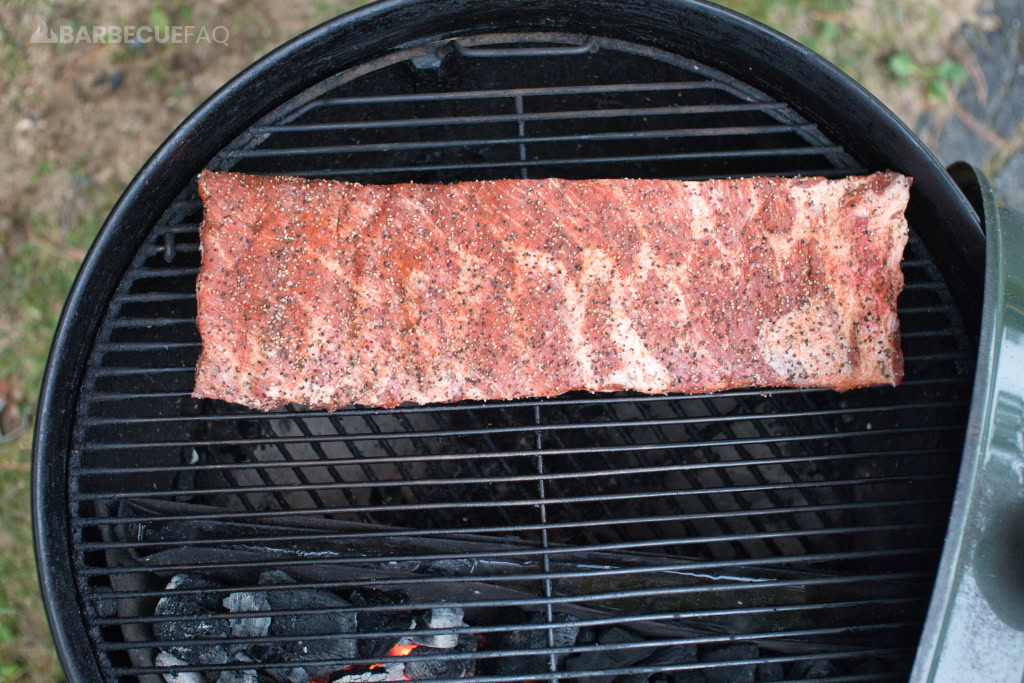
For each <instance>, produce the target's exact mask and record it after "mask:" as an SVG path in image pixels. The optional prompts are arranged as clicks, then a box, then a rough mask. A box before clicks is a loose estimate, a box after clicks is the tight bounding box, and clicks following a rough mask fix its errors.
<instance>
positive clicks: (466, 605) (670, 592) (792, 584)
mask: <svg viewBox="0 0 1024 683" xmlns="http://www.w3.org/2000/svg"><path fill="white" fill-rule="evenodd" d="M774 559H779V558H774ZM220 566H223V565H220ZM118 569H124V567H118ZM160 569H161V570H168V571H169V569H168V568H166V567H160ZM150 571H152V568H150ZM927 578H929V573H928V572H926V571H900V572H888V573H876V574H860V575H857V576H852V577H851V576H842V575H839V576H823V577H813V576H807V577H800V578H797V579H780V580H778V581H744V582H738V583H729V584H721V585H717V584H716V585H709V584H703V585H696V586H673V587H671V588H637V589H631V590H620V591H603V592H595V593H585V594H581V595H555V596H552V597H550V598H548V597H546V596H544V597H522V598H501V599H494V600H457V601H453V600H427V601H421V602H417V601H412V602H407V603H403V604H401V605H391V604H387V605H375V606H374V607H373V608H372V609H367V608H366V607H321V608H319V609H317V612H319V613H321V614H359V613H366V612H368V611H372V612H375V613H379V612H409V611H413V612H418V611H426V610H428V609H435V608H437V607H462V608H463V609H476V608H483V607H543V606H544V605H546V604H548V603H549V602H550V603H551V604H554V605H575V604H577V603H585V602H603V601H607V600H624V599H636V598H664V597H669V596H674V595H683V594H697V593H707V592H716V593H718V592H720V593H744V592H747V591H752V590H762V589H764V588H766V587H770V588H802V587H805V586H835V585H842V584H858V583H880V582H882V583H884V582H889V581H900V582H911V583H914V582H915V581H916V580H918V579H927ZM289 585H291V584H285V585H282V586H277V587H275V586H261V588H260V590H264V591H266V590H268V589H269V590H275V589H277V590H287V589H288V586H289ZM305 613H308V610H301V609H279V610H273V609H271V610H260V611H251V612H246V613H245V615H246V617H252V618H256V617H281V616H293V615H301V614H305ZM204 618H206V619H211V620H225V619H228V620H230V619H238V614H233V613H224V614H222V613H217V614H207V615H196V616H194V617H190V616H188V615H173V614H172V615H163V616H156V615H153V616H147V615H140V616H134V617H100V618H97V619H96V623H97V624H98V625H100V626H122V625H125V624H154V623H157V622H161V621H163V622H168V621H189V620H191V619H196V620H199V619H204ZM545 626H546V625H545Z"/></svg>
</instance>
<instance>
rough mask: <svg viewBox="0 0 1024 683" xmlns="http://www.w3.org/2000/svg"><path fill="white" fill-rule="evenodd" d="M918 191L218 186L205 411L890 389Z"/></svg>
mask: <svg viewBox="0 0 1024 683" xmlns="http://www.w3.org/2000/svg"><path fill="white" fill-rule="evenodd" d="M909 187H910V179H909V178H907V177H904V176H902V175H899V174H898V173H892V172H886V173H875V174H874V175H870V176H865V177H850V178H844V179H841V180H826V179H824V178H796V179H794V178H745V179H739V180H711V181H702V182H683V181H672V180H559V179H548V180H498V181H479V182H466V183H458V184H455V185H420V184H412V183H403V184H398V185H358V184H354V183H342V182H334V181H327V180H303V179H299V178H286V177H278V178H270V177H257V176H247V175H243V174H239V173H214V172H210V171H204V172H203V173H202V175H201V176H200V179H199V190H200V194H201V195H202V200H203V203H204V205H205V217H204V220H203V224H202V228H201V240H202V252H203V259H202V267H201V269H200V273H199V279H198V284H197V288H198V306H199V315H198V326H199V332H200V334H201V336H202V342H203V350H202V355H201V356H200V358H199V365H198V367H197V369H196V386H195V393H194V396H196V397H198V398H217V399H222V400H224V401H231V402H233V403H240V404H243V405H246V406H250V407H253V408H260V409H263V410H268V409H272V408H276V407H280V406H283V405H285V404H288V403H300V404H304V405H307V406H315V407H321V408H326V409H328V410H335V409H338V408H341V407H343V406H347V405H351V404H361V405H364V406H383V407H393V406H396V405H398V404H400V403H403V402H405V401H412V402H415V403H440V402H446V401H459V400H462V399H473V400H495V399H513V398H518V397H526V396H532V397H543V396H555V395H558V394H562V393H564V392H567V391H572V390H586V391H593V392H600V391H618V390H632V391H639V392H644V393H663V392H685V393H698V392H709V391H720V390H723V389H729V388H737V387H828V388H832V389H836V390H839V391H844V390H847V389H852V388H854V387H862V386H867V385H871V384H879V383H888V384H897V383H899V381H900V379H901V378H902V376H903V356H902V353H901V351H900V334H899V321H898V320H897V317H896V297H897V296H898V295H899V293H900V291H901V290H902V288H903V273H902V272H901V271H900V259H901V258H902V254H903V248H904V246H905V245H906V241H907V222H906V220H905V219H904V216H903V212H904V209H905V207H906V205H907V199H908V194H909Z"/></svg>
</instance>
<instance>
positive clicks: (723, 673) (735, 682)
mask: <svg viewBox="0 0 1024 683" xmlns="http://www.w3.org/2000/svg"><path fill="white" fill-rule="evenodd" d="M759 654H760V652H759V650H758V649H757V646H756V645H750V644H749V643H745V644H742V645H728V646H726V647H722V648H718V649H717V650H711V651H709V652H706V653H704V656H703V657H701V658H700V660H701V661H702V662H729V661H732V660H737V659H757V658H758V656H759ZM756 669H757V665H755V664H737V665H736V666H716V667H714V668H709V669H705V670H704V672H703V673H704V679H705V680H706V681H707V682H708V683H754V674H755V671H756Z"/></svg>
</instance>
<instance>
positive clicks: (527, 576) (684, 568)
mask: <svg viewBox="0 0 1024 683" xmlns="http://www.w3.org/2000/svg"><path fill="white" fill-rule="evenodd" d="M910 526H914V525H910ZM944 526H945V525H944V524H920V525H917V527H918V528H932V529H939V528H943V527H944ZM862 531H866V532H873V531H878V530H877V529H870V528H869V529H865V530H862ZM825 533H828V532H825ZM751 536H752V537H753V536H756V537H759V538H766V537H767V535H765V534H756V535H751ZM782 537H789V536H788V534H786V533H784V534H783V536H782ZM720 540H722V541H731V540H733V539H732V538H730V537H728V536H725V537H722V538H721V539H720ZM705 542H707V543H711V542H714V540H712V541H704V540H703V539H671V542H669V543H663V542H661V541H647V542H644V543H637V544H629V543H622V544H608V545H609V546H612V547H611V548H609V549H611V550H636V549H639V548H651V547H656V546H661V545H688V544H692V543H705ZM619 546H623V547H619ZM604 549H605V548H604V547H603V546H600V547H598V546H595V547H590V546H584V547H581V548H568V549H565V548H556V549H555V550H551V549H549V548H536V549H531V550H527V549H517V550H512V551H488V552H485V553H477V554H474V555H473V558H474V559H482V558H487V559H497V558H505V557H516V558H518V557H535V556H537V555H540V556H541V557H542V559H543V558H544V557H547V555H548V554H555V553H557V554H563V553H568V552H569V551H570V550H571V551H573V552H600V551H602V550H604ZM940 550H941V547H940V546H939V545H935V546H930V547H920V548H900V549H898V550H896V549H889V548H887V549H883V550H858V551H851V552H846V553H818V554H805V555H789V556H785V557H772V558H762V559H756V560H751V559H749V558H743V559H739V560H714V561H710V562H679V563H674V564H656V565H653V564H652V565H648V566H644V567H622V568H616V569H586V570H573V571H551V569H550V566H549V567H547V568H545V569H544V570H543V571H542V572H526V573H522V574H475V573H474V574H471V575H469V576H415V577H401V576H399V577H395V578H380V577H377V576H371V577H366V578H354V579H347V580H345V581H335V582H332V584H331V585H332V586H334V587H337V588H359V587H361V586H366V585H368V584H371V583H372V584H373V585H374V586H423V585H430V584H446V583H506V582H507V583H515V582H520V581H522V582H535V581H543V582H544V584H545V586H546V587H547V586H549V585H550V582H551V581H552V580H554V579H579V578H582V579H591V578H594V577H599V576H603V577H608V576H633V575H637V574H665V573H678V572H696V571H710V570H715V569H730V568H741V569H751V568H755V569H756V568H762V567H771V566H774V565H778V564H783V565H789V564H790V563H792V564H805V563H806V564H818V563H824V562H838V561H855V560H867V559H876V558H883V557H895V556H905V555H930V554H933V553H937V552H939V551H940ZM465 557H466V555H465V554H461V555H459V554H454V553H449V554H445V555H443V556H440V555H437V556H435V555H424V556H389V555H384V556H379V557H363V558H334V557H332V558H321V559H322V561H323V563H324V564H329V565H344V564H362V563H371V564H379V563H382V562H405V561H412V560H416V561H432V560H450V559H464V558H465ZM297 560H298V558H297ZM346 560H348V561H346ZM305 564H317V560H316V559H313V558H304V559H301V560H298V561H294V562H293V561H287V560H274V561H259V562H226V563H219V562H212V563H206V564H201V565H199V566H198V567H197V566H196V565H181V566H178V565H156V566H147V567H120V568H118V569H119V571H117V572H110V573H111V574H134V573H139V572H151V571H153V570H154V569H159V570H160V571H189V570H195V569H197V568H205V569H227V568H231V569H247V568H248V569H251V568H262V567H285V566H286V567H291V566H297V565H305ZM86 571H87V575H96V572H95V571H94V568H93V569H87V570H86ZM99 574H100V575H106V574H107V572H104V571H100V572H99ZM759 583H761V585H762V586H771V585H773V584H772V583H771V581H770V580H768V579H765V580H762V581H759ZM296 585H297V584H290V583H289V584H284V585H281V586H278V587H276V589H277V590H292V589H294V588H295V587H296ZM317 585H322V584H317ZM546 587H545V590H544V595H545V597H551V595H550V594H549V592H548V590H547V588H546ZM267 588H271V587H267V586H248V587H245V588H237V587H235V588H216V589H206V590H202V591H196V592H195V593H196V594H209V593H221V592H224V593H232V592H237V591H241V590H247V591H263V590H266V589H267ZM149 593H151V594H153V595H161V596H162V595H171V594H174V595H178V594H183V592H182V591H166V590H165V591H149ZM136 594H137V595H138V594H139V593H136ZM256 616H268V615H262V614H260V615H256ZM174 618H175V619H181V618H183V617H181V616H180V615H176V616H175V617H174ZM195 618H196V619H202V618H203V616H202V615H197V616H196V617H195ZM224 618H230V617H229V616H225V617H224Z"/></svg>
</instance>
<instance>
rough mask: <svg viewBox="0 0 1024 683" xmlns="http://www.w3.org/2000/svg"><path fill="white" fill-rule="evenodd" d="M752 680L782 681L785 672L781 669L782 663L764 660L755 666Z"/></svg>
mask: <svg viewBox="0 0 1024 683" xmlns="http://www.w3.org/2000/svg"><path fill="white" fill-rule="evenodd" d="M754 680H756V681H761V682H764V683H768V682H769V681H784V680H786V674H785V672H784V671H783V670H782V665H781V664H779V663H778V662H766V663H764V664H758V665H757V668H756V669H755V670H754Z"/></svg>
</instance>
